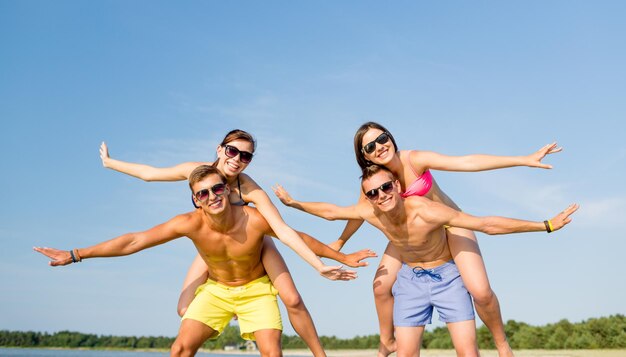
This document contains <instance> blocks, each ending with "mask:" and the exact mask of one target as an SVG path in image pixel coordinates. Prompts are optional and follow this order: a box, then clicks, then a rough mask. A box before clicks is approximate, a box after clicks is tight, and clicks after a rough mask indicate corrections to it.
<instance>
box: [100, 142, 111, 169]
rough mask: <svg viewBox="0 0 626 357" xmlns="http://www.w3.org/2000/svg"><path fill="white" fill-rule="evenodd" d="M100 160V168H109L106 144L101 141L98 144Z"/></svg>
mask: <svg viewBox="0 0 626 357" xmlns="http://www.w3.org/2000/svg"><path fill="white" fill-rule="evenodd" d="M100 159H101V160H102V166H104V167H107V168H108V167H109V159H110V157H109V148H107V144H106V143H105V142H104V141H103V142H102V144H100Z"/></svg>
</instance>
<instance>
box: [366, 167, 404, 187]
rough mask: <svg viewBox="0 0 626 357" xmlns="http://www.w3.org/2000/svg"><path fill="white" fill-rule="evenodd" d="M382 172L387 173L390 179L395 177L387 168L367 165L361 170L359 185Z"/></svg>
mask: <svg viewBox="0 0 626 357" xmlns="http://www.w3.org/2000/svg"><path fill="white" fill-rule="evenodd" d="M381 171H384V172H387V173H389V175H390V176H391V177H393V178H394V179H395V177H396V175H394V174H393V172H391V170H389V169H388V168H386V167H384V166H381V165H369V166H366V167H365V168H364V169H363V175H361V183H363V181H365V180H367V179H369V178H370V177H372V176H374V175H376V174H377V173H379V172H381Z"/></svg>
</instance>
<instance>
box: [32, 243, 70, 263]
mask: <svg viewBox="0 0 626 357" xmlns="http://www.w3.org/2000/svg"><path fill="white" fill-rule="evenodd" d="M33 250H34V251H36V252H39V253H41V254H43V255H45V256H46V257H48V258H50V259H51V260H50V261H49V262H48V265H51V266H53V267H55V266H60V265H68V264H72V255H71V254H70V252H69V251H67V250H59V249H55V248H45V247H34V248H33Z"/></svg>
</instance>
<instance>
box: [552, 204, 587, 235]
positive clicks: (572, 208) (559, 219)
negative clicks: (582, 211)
mask: <svg viewBox="0 0 626 357" xmlns="http://www.w3.org/2000/svg"><path fill="white" fill-rule="evenodd" d="M578 207H580V206H579V205H578V204H576V203H573V204H571V205H569V206H568V207H567V208H566V209H564V210H563V211H562V212H561V213H559V214H557V215H556V216H554V218H552V219H551V220H550V223H552V231H553V232H554V231H558V230H559V229H561V228H563V226H565V225H566V224H568V223H569V222H571V221H572V219H571V218H570V215H571V214H572V213H574V212H576V211H577V210H578Z"/></svg>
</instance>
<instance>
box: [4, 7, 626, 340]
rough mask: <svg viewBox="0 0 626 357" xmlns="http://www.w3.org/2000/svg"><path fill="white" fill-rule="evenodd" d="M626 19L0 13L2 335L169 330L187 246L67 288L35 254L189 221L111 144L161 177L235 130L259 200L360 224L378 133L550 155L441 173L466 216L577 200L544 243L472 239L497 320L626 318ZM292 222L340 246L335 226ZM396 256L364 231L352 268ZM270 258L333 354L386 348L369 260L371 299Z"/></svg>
mask: <svg viewBox="0 0 626 357" xmlns="http://www.w3.org/2000/svg"><path fill="white" fill-rule="evenodd" d="M625 10H626V5H625V4H624V3H623V2H621V1H603V2H588V1H550V2H540V1H530V2H524V3H510V2H507V3H495V2H472V3H469V2H409V1H398V2H393V3H388V2H385V3H380V2H373V1H342V2H334V1H320V2H295V3H294V2H287V1H282V2H281V1H264V2H254V1H241V2H210V1H190V2H184V3H180V2H163V1H132V2H124V1H91V2H84V1H55V2H48V1H19V2H18V1H0V48H1V52H2V55H0V78H1V80H0V118H1V122H0V160H1V162H2V173H3V174H2V175H0V187H1V189H2V197H3V200H4V202H3V204H2V205H0V242H1V243H0V244H1V247H2V249H0V283H1V284H0V286H1V288H0V291H1V293H0V329H9V330H35V331H48V332H53V331H59V330H74V331H81V332H91V333H98V334H116V335H122V334H126V335H167V336H174V335H175V334H176V332H177V329H178V325H179V321H178V318H177V315H176V309H175V308H176V301H177V298H178V293H179V290H180V287H181V284H182V280H183V277H184V275H185V272H186V269H187V267H188V265H189V263H190V262H191V260H192V258H193V256H194V248H193V245H192V244H191V243H190V242H189V241H188V240H187V239H180V240H179V241H176V242H173V243H169V244H167V245H165V246H161V247H157V248H154V249H152V250H149V251H145V252H142V253H139V254H137V255H135V256H131V257H124V258H115V259H93V260H88V261H85V262H83V263H81V264H80V265H74V266H69V267H63V268H55V269H52V268H50V267H48V266H47V265H46V260H45V259H44V257H42V256H39V255H37V254H36V253H34V252H32V250H31V248H32V247H33V246H52V247H58V248H67V249H69V248H73V247H84V246H88V245H92V244H94V243H97V242H100V241H103V240H105V239H109V238H112V237H115V236H117V235H120V234H122V233H126V232H129V231H140V230H144V229H147V228H150V227H152V226H153V225H156V224H158V223H161V222H163V221H165V220H167V219H169V218H171V217H173V216H174V215H176V214H179V213H182V212H186V211H189V210H190V209H191V207H190V203H189V192H188V187H187V184H186V183H185V182H179V183H145V182H142V181H139V180H137V179H133V178H131V177H127V176H124V175H122V174H119V173H116V172H113V171H110V170H107V169H104V168H102V166H101V163H100V160H99V157H98V147H99V144H100V142H101V141H103V140H105V141H106V142H107V143H108V144H109V148H110V152H111V155H112V156H113V157H115V158H119V159H122V160H128V161H134V162H142V163H147V164H151V165H156V166H169V165H174V164H176V163H179V162H183V161H201V160H212V159H213V158H214V151H215V147H216V146H217V144H218V143H219V141H220V140H221V138H222V137H223V135H224V134H225V133H226V132H227V131H229V130H231V129H233V128H241V129H244V130H247V131H249V132H251V133H253V134H254V135H255V137H256V138H257V140H258V150H257V155H256V156H255V159H254V161H253V163H252V164H251V166H250V167H249V168H248V170H247V172H248V173H249V174H250V175H251V176H252V177H253V178H255V179H256V180H257V182H259V183H260V184H261V186H262V187H264V188H265V189H266V190H268V191H269V188H270V186H271V185H273V184H274V183H281V184H282V185H284V186H285V187H286V188H287V189H288V190H289V191H290V192H291V193H292V194H293V195H294V196H295V197H296V198H299V199H302V200H315V201H329V202H334V203H338V204H345V205H348V204H352V203H353V202H355V201H356V199H357V197H358V192H359V191H358V190H359V181H358V175H359V172H358V168H357V165H356V162H355V160H354V158H353V152H352V136H353V134H354V132H355V130H356V129H357V128H358V126H359V125H360V124H362V123H363V122H365V121H368V120H375V121H378V122H380V123H382V124H383V125H385V126H387V127H388V128H389V129H390V130H391V132H392V133H393V134H394V135H395V137H396V140H397V141H398V144H399V145H400V147H401V148H402V149H421V150H432V151H437V152H441V153H444V154H449V155H461V154H469V153H492V154H501V155H522V154H528V153H531V152H534V151H535V150H537V149H538V148H540V147H541V146H543V145H545V144H547V143H549V142H552V141H554V140H556V141H558V142H559V144H560V145H562V146H563V147H564V151H563V152H562V153H560V154H557V155H553V156H551V157H549V158H548V159H547V162H549V163H550V164H553V165H554V167H555V168H554V169H553V170H550V171H546V170H538V169H530V168H512V169H507V170H500V171H491V172H485V173H450V172H435V173H434V176H435V178H436V180H437V181H438V183H439V185H440V186H441V187H442V188H443V190H444V191H445V192H446V193H447V194H448V195H449V196H450V197H452V198H453V199H454V200H455V201H456V202H457V203H458V204H459V205H460V206H461V207H462V208H463V209H464V211H466V212H469V213H472V214H475V215H495V214H497V215H504V216H509V217H519V218H525V219H532V220H544V219H547V218H549V217H552V216H553V215H554V214H555V213H556V212H558V211H560V210H562V209H563V208H565V207H566V206H567V205H568V204H570V203H572V202H577V203H579V204H581V209H580V210H579V212H578V213H576V215H575V216H574V221H573V222H572V224H571V225H570V226H569V227H567V228H566V229H565V230H563V231H560V232H557V233H555V234H552V235H546V234H543V233H532V234H518V235H511V236H495V237H490V236H486V235H484V234H478V236H479V240H480V245H481V249H482V252H483V255H484V259H485V262H486V264H487V268H488V272H489V277H490V280H491V283H492V286H493V289H494V291H495V292H496V293H497V295H498V297H499V298H500V303H501V305H502V312H503V315H504V318H505V319H515V320H518V321H524V322H527V323H531V324H545V323H550V322H556V321H558V320H560V319H563V318H566V319H569V320H570V321H581V320H583V319H587V318H591V317H599V316H607V315H610V314H616V313H621V314H624V313H626V305H625V304H624V301H626V288H625V287H626V278H625V277H624V275H623V274H622V271H623V263H619V262H620V261H621V260H622V257H623V252H624V250H625V249H626V243H624V239H623V233H622V226H623V224H624V223H625V221H626V219H625V218H626V214H625V213H624V212H625V210H626V190H625V189H624V187H623V182H624V179H625V168H626V165H625V163H626V145H625V144H624V140H623V137H624V134H625V133H626V124H625V123H626V120H625V118H624V117H625V114H626V100H624V96H625V94H626V69H625V67H624V63H626V46H625V45H624V41H623V37H624V34H625V33H626V23H625V22H624V21H623V14H624V13H625ZM275 202H276V203H277V204H279V202H278V200H275ZM279 208H280V210H281V213H282V214H283V216H284V218H285V220H286V221H287V222H288V223H289V224H290V225H292V226H293V227H294V228H296V229H299V230H302V231H305V232H308V233H310V234H312V235H314V236H316V237H318V238H319V239H320V240H322V241H325V242H331V241H333V240H335V239H336V237H337V236H338V235H339V234H340V233H341V230H342V228H343V224H342V223H341V222H326V221H322V220H320V219H317V218H314V217H312V216H308V215H306V214H304V213H301V212H299V211H295V210H292V209H288V208H286V207H284V206H279ZM385 244H386V240H385V239H384V237H383V236H382V235H381V234H380V233H379V232H377V231H376V230H374V229H372V228H369V227H367V228H365V227H364V228H362V229H361V230H360V231H359V232H358V234H357V235H356V236H355V237H354V238H353V239H352V240H351V241H350V242H349V244H348V245H347V247H346V250H348V251H354V250H358V249H362V248H372V249H374V250H376V251H377V252H379V253H382V251H383V250H384V246H385ZM279 248H280V250H281V252H283V254H284V256H285V259H286V260H287V263H288V265H289V267H290V269H291V271H292V273H293V275H294V277H295V280H296V284H297V286H298V288H299V290H300V292H301V294H302V296H303V298H304V300H305V302H306V304H307V306H308V308H309V310H310V311H311V314H312V315H313V317H314V320H315V322H316V325H317V328H318V331H319V333H320V334H321V335H328V336H330V335H336V336H339V337H353V336H355V335H364V334H374V333H377V322H376V316H375V311H374V305H373V296H372V293H371V288H370V286H371V280H372V277H373V273H374V270H375V266H376V265H377V263H378V261H377V260H373V261H371V262H370V264H371V266H370V267H368V268H364V269H361V270H360V271H359V278H358V279H357V280H356V281H353V282H331V281H327V280H325V279H323V278H321V277H319V276H318V275H317V273H316V272H315V271H314V270H313V269H312V268H310V267H309V266H308V265H307V264H306V263H305V262H303V261H302V260H300V259H299V258H298V257H297V256H296V255H295V254H293V253H292V252H290V251H289V249H288V248H287V247H285V246H284V245H282V246H281V245H280V244H279ZM329 263H331V264H332V262H329ZM285 321H287V319H286V318H285ZM285 332H286V333H288V334H293V333H294V332H293V330H292V329H291V327H290V326H289V325H288V324H286V326H285Z"/></svg>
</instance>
